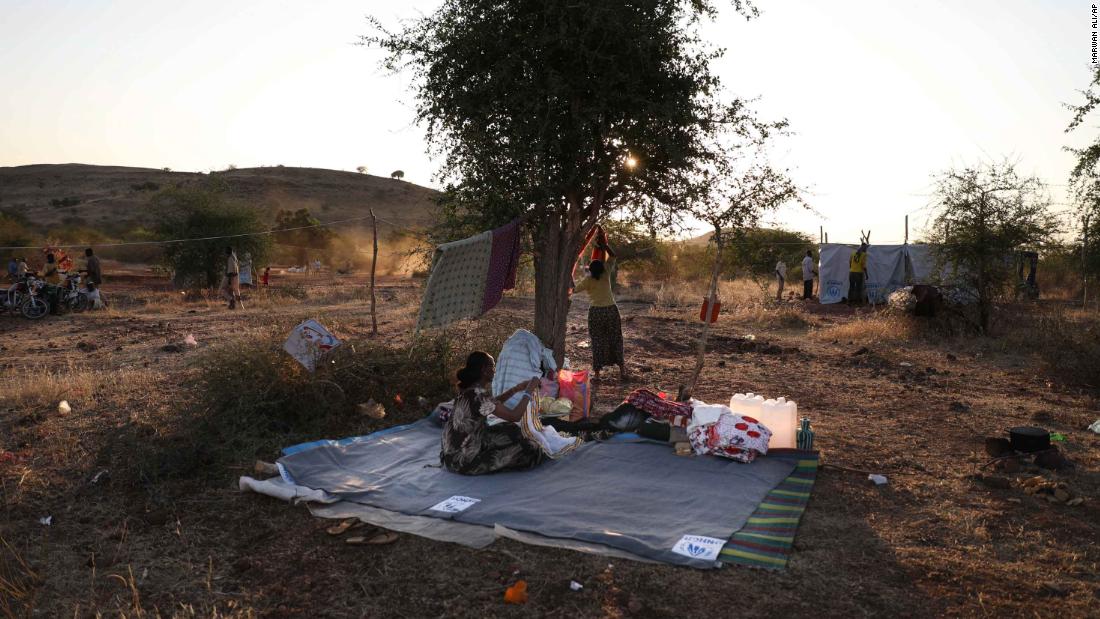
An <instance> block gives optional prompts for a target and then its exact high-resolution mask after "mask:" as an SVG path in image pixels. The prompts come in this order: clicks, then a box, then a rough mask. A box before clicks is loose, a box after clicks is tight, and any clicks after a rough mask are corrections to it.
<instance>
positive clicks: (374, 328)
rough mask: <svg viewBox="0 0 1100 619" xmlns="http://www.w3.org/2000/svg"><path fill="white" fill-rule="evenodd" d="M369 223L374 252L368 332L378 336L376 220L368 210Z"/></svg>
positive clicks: (371, 267) (371, 265)
mask: <svg viewBox="0 0 1100 619" xmlns="http://www.w3.org/2000/svg"><path fill="white" fill-rule="evenodd" d="M370 223H371V228H373V231H374V252H373V253H372V254H371V259H370V332H371V335H378V315H377V314H376V313H375V298H374V272H375V268H376V267H377V266H378V218H377V217H375V216H374V209H371V210H370Z"/></svg>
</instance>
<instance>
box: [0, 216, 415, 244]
mask: <svg viewBox="0 0 1100 619" xmlns="http://www.w3.org/2000/svg"><path fill="white" fill-rule="evenodd" d="M370 218H371V216H370V215H365V216H363V217H352V218H350V219H340V220H337V221H328V222H322V223H318V224H313V225H309V226H296V227H294V228H272V229H270V230H260V231H258V232H242V233H240V234H225V235H220V236H204V237H193V238H186V239H164V240H156V241H118V242H115V243H76V244H66V245H51V246H50V247H54V248H57V249H74V248H80V247H133V246H140V245H170V244H172V243H192V242H198V241H218V240H222V239H237V238H243V237H249V236H263V235H267V234H277V233H280V232H293V231H295V230H308V229H310V228H325V227H328V226H335V225H337V224H345V223H350V222H355V221H363V220H366V219H370ZM376 219H378V221H379V222H382V223H385V224H387V225H390V226H393V227H395V228H397V229H398V230H399V231H402V232H409V233H411V234H417V231H416V230H414V229H413V228H405V227H402V226H401V225H399V224H396V223H394V222H392V221H388V220H385V219H382V218H380V217H379V218H376ZM41 248H42V246H40V245H8V246H0V250H8V249H41Z"/></svg>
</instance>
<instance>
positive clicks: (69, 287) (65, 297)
mask: <svg viewBox="0 0 1100 619" xmlns="http://www.w3.org/2000/svg"><path fill="white" fill-rule="evenodd" d="M81 281H83V280H82V279H81V277H80V274H78V273H73V274H70V275H67V276H66V277H65V283H64V284H62V285H61V290H60V291H59V293H58V306H59V308H60V309H65V310H71V311H74V312H83V311H84V310H86V309H88V305H89V303H88V291H87V290H86V289H83V288H81V287H80V283H81Z"/></svg>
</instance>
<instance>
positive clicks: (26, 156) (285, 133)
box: [0, 0, 1096, 243]
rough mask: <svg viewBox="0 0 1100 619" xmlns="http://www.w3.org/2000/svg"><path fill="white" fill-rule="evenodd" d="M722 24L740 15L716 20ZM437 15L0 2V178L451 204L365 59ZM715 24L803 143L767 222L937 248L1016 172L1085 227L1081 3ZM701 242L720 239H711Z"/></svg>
mask: <svg viewBox="0 0 1100 619" xmlns="http://www.w3.org/2000/svg"><path fill="white" fill-rule="evenodd" d="M717 2H718V4H719V5H720V6H723V7H724V6H726V5H725V4H724V3H723V2H722V0H717ZM437 3H438V2H437V0H412V1H406V2H401V3H395V2H382V1H372V0H357V1H353V0H312V1H310V2H294V1H291V0H233V1H232V2H225V1H223V0H218V1H214V0H188V1H187V2H168V1H167V0H113V1H109V0H70V1H63V0H0V42H2V44H0V166H14V165H26V164H35V163H88V164H101V165H127V166H139V167H153V168H162V167H170V168H172V169H174V170H187V171H208V170H212V169H213V170H218V169H224V168H225V167H227V166H228V165H230V164H233V165H236V166H238V167H252V166H261V165H278V164H282V165H287V166H307V167H319V168H332V169H342V170H354V169H355V168H357V167H358V166H361V165H365V166H367V168H368V171H369V172H370V173H372V174H379V175H388V174H389V173H390V172H391V171H393V170H396V169H401V170H403V171H404V172H405V173H406V176H405V178H406V180H409V181H412V182H415V183H419V184H423V185H427V186H434V184H433V180H432V179H433V174H434V172H435V171H436V169H437V165H438V161H433V160H432V159H431V158H430V157H429V156H428V154H427V152H426V151H427V146H426V143H425V141H424V132H423V130H422V129H421V128H420V127H418V126H416V125H415V124H414V122H413V101H412V96H411V93H410V91H409V90H408V87H409V82H408V78H407V77H405V76H402V75H391V74H389V73H388V72H386V71H385V70H383V69H381V68H380V67H379V65H378V61H379V59H380V54H379V53H378V52H377V51H376V50H372V49H369V48H365V47H362V46H359V45H357V44H356V43H357V42H358V40H359V36H360V35H364V34H369V33H370V32H371V28H370V26H369V24H368V23H367V20H366V16H367V15H373V16H375V17H378V18H380V19H381V20H382V21H383V22H384V23H387V24H396V23H397V20H399V19H401V18H409V17H415V16H416V15H417V14H418V13H419V12H428V11H430V10H431V9H432V8H433V7H434V6H436V5H437ZM756 4H757V6H758V7H759V8H760V9H761V12H762V14H761V16H760V17H759V18H758V19H755V20H752V21H749V22H746V21H745V20H744V19H743V18H742V17H740V16H739V15H737V14H736V13H734V12H733V11H732V9H727V10H723V12H722V14H721V15H720V16H719V18H718V19H717V20H715V21H713V22H709V23H707V24H706V25H705V26H704V29H703V32H704V35H705V37H706V38H707V40H709V41H711V42H713V43H714V44H716V45H719V46H721V47H723V48H725V49H726V55H725V57H724V58H723V59H722V60H721V61H719V62H718V64H717V65H716V66H715V69H716V72H717V73H718V74H719V75H720V77H721V78H722V80H723V82H724V84H725V86H726V89H727V92H728V94H729V95H730V96H740V97H755V98H757V101H756V103H755V104H754V105H755V108H756V110H757V111H758V112H759V114H760V115H761V116H763V117H765V118H776V119H778V118H785V119H787V120H788V121H789V122H790V125H791V128H792V131H793V134H792V135H791V136H789V137H786V138H784V139H783V140H782V141H780V142H779V143H777V144H776V145H775V148H774V149H773V152H772V158H773V160H774V162H775V163H777V164H779V165H782V166H785V167H788V168H790V171H791V175H792V176H793V177H794V179H795V180H796V181H797V182H798V183H799V184H801V185H802V186H804V187H807V188H808V190H809V193H808V195H807V201H808V202H809V204H810V206H811V207H812V210H804V209H801V208H794V207H788V208H784V209H782V210H780V211H779V212H777V213H775V214H773V215H772V216H770V217H769V218H768V220H767V222H768V223H769V224H772V225H779V226H783V227H786V228H789V229H795V230H799V231H803V232H806V233H809V234H811V235H812V236H813V237H814V238H817V236H818V233H819V230H820V229H821V228H822V227H823V228H824V230H825V231H827V232H828V233H829V236H830V241H833V242H837V241H855V240H857V239H858V237H859V232H860V231H861V230H867V229H870V230H871V231H872V237H871V240H872V242H878V243H887V242H900V241H901V240H902V239H903V238H904V236H905V228H904V222H905V216H906V214H908V215H909V218H910V222H909V227H910V238H911V239H915V238H919V236H920V233H921V230H922V228H923V226H924V225H925V223H926V221H927V218H928V216H929V214H930V213H931V209H930V208H929V205H930V200H931V198H930V196H929V195H928V194H929V193H930V191H931V189H932V178H933V175H934V174H936V173H940V172H943V171H944V170H946V169H948V168H951V167H953V166H961V165H967V164H975V163H981V162H988V161H1000V160H1002V159H1004V158H1006V157H1007V158H1009V159H1011V160H1013V161H1016V162H1017V165H1018V167H1019V169H1020V170H1021V171H1023V172H1025V173H1028V174H1034V175H1037V176H1039V177H1040V178H1042V179H1044V180H1045V181H1047V182H1048V183H1050V184H1051V195H1052V197H1053V199H1054V201H1055V203H1056V205H1055V208H1056V209H1058V210H1068V209H1069V208H1070V207H1069V206H1068V205H1067V204H1066V202H1067V198H1066V195H1065V186H1064V184H1065V182H1066V176H1067V174H1068V172H1069V170H1070V168H1071V166H1072V156H1071V155H1070V154H1068V153H1066V152H1064V150H1063V147H1065V146H1066V145H1073V144H1081V143H1083V141H1085V140H1087V139H1089V138H1092V137H1095V135H1096V128H1095V127H1093V126H1090V127H1087V128H1086V129H1085V130H1084V131H1083V132H1082V133H1081V134H1080V135H1070V136H1067V135H1066V134H1065V133H1064V129H1065V127H1066V125H1067V124H1068V122H1069V118H1070V113H1069V112H1068V111H1067V110H1066V109H1065V108H1064V106H1063V104H1064V103H1067V102H1074V101H1077V100H1078V99H1079V95H1078V94H1077V91H1078V90H1081V89H1083V88H1085V87H1086V86H1087V84H1088V82H1089V78H1090V62H1091V39H1090V36H1091V33H1092V26H1091V23H1090V10H1091V9H1090V7H1091V3H1088V2H1082V1H1079V0H965V1H959V0H955V1H947V0H924V1H921V2H917V1H915V0H891V1H889V2H883V1H881V0H840V1H837V2H820V1H813V0H757V2H756ZM700 230H701V228H700Z"/></svg>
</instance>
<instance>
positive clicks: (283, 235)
mask: <svg viewBox="0 0 1100 619" xmlns="http://www.w3.org/2000/svg"><path fill="white" fill-rule="evenodd" d="M275 229H276V230H280V232H276V233H275V234H274V236H275V240H276V241H277V242H279V243H283V244H285V245H290V246H292V247H293V248H294V250H295V256H296V257H297V260H298V264H305V263H306V261H307V259H308V251H309V250H310V249H314V250H318V251H321V252H327V251H328V250H329V249H330V248H331V247H332V243H333V241H334V240H335V239H336V233H335V232H333V231H332V230H329V229H328V228H325V227H322V226H321V222H320V220H318V219H317V218H316V217H314V216H313V215H312V214H310V212H309V209H307V208H300V209H298V210H296V211H290V210H280V211H279V212H278V213H276V214H275Z"/></svg>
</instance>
